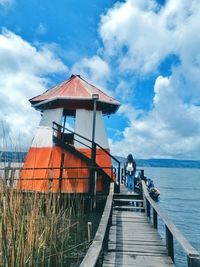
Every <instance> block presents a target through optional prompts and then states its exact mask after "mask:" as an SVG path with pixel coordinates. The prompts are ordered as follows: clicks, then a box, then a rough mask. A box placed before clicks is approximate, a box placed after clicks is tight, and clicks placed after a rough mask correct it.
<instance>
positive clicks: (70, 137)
mask: <svg viewBox="0 0 200 267" xmlns="http://www.w3.org/2000/svg"><path fill="white" fill-rule="evenodd" d="M29 101H30V103H31V104H32V106H33V107H34V108H35V109H36V110H39V111H41V115H42V118H41V121H40V123H39V126H38V129H37V131H36V135H35V137H34V139H33V141H32V144H31V147H30V149H29V151H28V154H27V157H26V159H25V162H24V167H23V169H22V171H21V176H20V178H21V179H20V181H19V183H18V185H17V186H18V188H21V189H24V190H32V191H39V192H49V191H50V192H59V191H60V192H66V193H74V192H76V193H87V192H89V190H90V186H91V183H90V179H91V173H93V175H94V172H91V171H92V170H93V169H96V170H98V172H97V177H96V178H97V188H96V189H97V191H100V192H102V191H104V190H105V184H106V183H105V181H109V180H110V181H111V180H114V179H115V177H114V176H113V175H112V172H111V168H112V163H111V157H110V154H109V153H110V150H109V145H108V139H107V136H106V130H105V127H104V122H103V115H110V114H112V113H114V112H115V111H116V110H117V109H118V107H119V105H120V104H119V102H117V101H116V100H115V99H113V98H112V97H110V96H108V95H106V94H105V93H104V92H102V91H101V90H99V89H98V88H96V87H95V86H93V85H91V84H90V83H88V82H87V81H85V80H84V79H82V78H81V77H80V76H79V75H72V76H71V77H70V79H69V80H66V81H64V82H63V83H61V84H59V85H57V86H55V87H54V88H52V89H49V90H47V91H46V92H44V93H42V94H41V95H38V96H36V97H34V98H32V99H30V100H29Z"/></svg>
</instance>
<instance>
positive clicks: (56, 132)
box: [53, 122, 121, 192]
mask: <svg viewBox="0 0 200 267" xmlns="http://www.w3.org/2000/svg"><path fill="white" fill-rule="evenodd" d="M65 131H66V132H69V133H70V134H71V138H72V137H73V138H72V139H73V140H70V141H72V142H68V141H67V139H66V140H65ZM66 136H67V135H66ZM75 136H76V137H79V138H80V139H82V140H83V141H82V140H81V141H80V140H79V139H78V138H75ZM68 137H69V136H68ZM57 139H59V140H61V142H63V143H65V141H66V142H67V143H68V144H71V145H73V144H74V141H76V142H78V143H80V144H82V145H84V146H85V147H87V148H89V149H90V150H91V152H92V151H93V149H94V151H93V153H91V160H92V161H94V162H96V149H97V148H99V149H101V150H102V151H103V152H104V153H105V154H107V155H108V156H109V157H110V158H111V159H112V160H113V161H114V162H115V163H116V164H117V191H118V192H120V180H121V177H120V176H121V173H120V172H121V165H120V161H119V160H118V159H117V158H115V157H114V156H113V155H111V154H110V153H109V152H108V151H107V150H106V149H104V148H103V147H102V146H100V145H99V144H98V143H96V142H94V143H93V142H92V140H90V139H89V138H87V137H85V136H83V135H80V134H78V133H76V132H74V131H72V130H70V129H68V128H66V127H64V126H62V125H60V124H58V123H56V122H53V141H54V142H55V143H56V141H57ZM85 142H87V143H89V144H90V145H88V144H87V143H85ZM92 156H93V158H92Z"/></svg>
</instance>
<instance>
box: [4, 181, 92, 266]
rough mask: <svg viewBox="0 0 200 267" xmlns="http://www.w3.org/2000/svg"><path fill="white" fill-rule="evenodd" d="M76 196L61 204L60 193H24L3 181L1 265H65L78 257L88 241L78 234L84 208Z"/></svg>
mask: <svg viewBox="0 0 200 267" xmlns="http://www.w3.org/2000/svg"><path fill="white" fill-rule="evenodd" d="M73 197H74V199H70V200H69V199H68V201H67V203H68V204H67V205H61V201H60V200H61V199H60V196H59V194H52V193H51V194H39V193H30V192H29V193H24V192H19V191H16V190H15V189H12V188H8V187H7V186H6V185H3V184H2V185H1V188H0V266H3V267H23V266H27V267H29V266H30V267H33V266H34V267H36V266H38V267H40V266H41V267H55V266H58V267H59V266H61V267H63V266H71V265H69V258H71V257H72V258H75V259H77V261H78V260H79V257H81V256H83V255H81V254H82V252H80V253H79V251H82V250H80V247H83V248H84V249H87V247H88V241H87V239H84V237H83V238H78V237H77V234H78V232H81V229H80V227H79V226H80V225H79V219H78V218H79V217H80V216H81V214H82V213H83V208H82V199H81V198H77V197H76V196H72V197H71V198H73ZM75 202H76V203H75ZM75 206H76V209H75ZM75 213H76V219H74V215H75ZM72 232H73V239H72ZM74 233H76V234H74ZM84 240H85V241H84ZM84 249H83V250H84ZM73 266H76V265H73Z"/></svg>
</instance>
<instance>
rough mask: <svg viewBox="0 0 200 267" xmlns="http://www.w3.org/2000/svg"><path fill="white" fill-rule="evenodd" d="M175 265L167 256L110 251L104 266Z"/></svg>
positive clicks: (153, 266) (142, 266) (156, 266)
mask: <svg viewBox="0 0 200 267" xmlns="http://www.w3.org/2000/svg"><path fill="white" fill-rule="evenodd" d="M112 266H119V267H122V266H123V267H126V266H127V267H130V266H137V267H173V266H174V265H173V263H172V262H171V260H170V259H169V257H167V256H162V257H160V256H156V257H155V256H152V255H150V256H146V255H136V254H130V253H119V252H108V253H107V254H106V255H105V256H104V263H103V267H112Z"/></svg>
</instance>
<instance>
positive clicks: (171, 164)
mask: <svg viewBox="0 0 200 267" xmlns="http://www.w3.org/2000/svg"><path fill="white" fill-rule="evenodd" d="M116 158H117V159H118V160H119V161H120V162H125V161H126V159H125V158H123V157H118V156H117V157H116ZM135 161H136V164H137V166H140V167H164V168H192V169H199V168H200V161H198V160H177V159H135Z"/></svg>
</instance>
